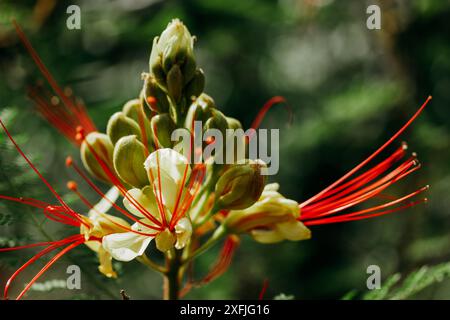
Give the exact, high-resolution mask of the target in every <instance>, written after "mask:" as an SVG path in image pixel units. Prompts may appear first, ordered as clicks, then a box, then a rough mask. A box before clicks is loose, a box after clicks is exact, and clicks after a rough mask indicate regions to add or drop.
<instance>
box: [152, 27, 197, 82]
mask: <svg viewBox="0 0 450 320" xmlns="http://www.w3.org/2000/svg"><path fill="white" fill-rule="evenodd" d="M193 42H194V41H193V38H192V36H191V34H190V33H189V30H188V29H187V28H186V26H185V25H184V24H183V23H182V22H181V21H180V20H178V19H173V20H172V21H171V22H170V23H169V24H168V26H167V28H166V29H165V30H164V31H163V33H162V34H161V37H160V38H159V40H158V49H159V52H160V53H161V54H162V65H163V69H164V71H165V72H166V73H168V72H169V70H170V69H171V68H172V66H173V65H174V64H181V63H183V62H185V61H187V60H189V59H191V60H193V51H194V50H193V49H194V47H193ZM194 71H195V68H194Z"/></svg>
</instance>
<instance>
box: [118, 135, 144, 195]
mask: <svg viewBox="0 0 450 320" xmlns="http://www.w3.org/2000/svg"><path fill="white" fill-rule="evenodd" d="M145 159H146V151H145V147H144V145H143V144H142V143H141V142H140V141H139V140H138V139H137V137H136V136H126V137H122V138H120V139H119V141H117V143H116V145H115V146H114V155H113V161H114V169H116V172H117V174H118V175H119V177H120V178H121V179H122V180H123V181H125V182H126V183H128V184H129V185H131V186H133V187H137V188H143V187H144V186H146V185H148V184H149V181H148V178H147V172H146V171H145V169H144V161H145Z"/></svg>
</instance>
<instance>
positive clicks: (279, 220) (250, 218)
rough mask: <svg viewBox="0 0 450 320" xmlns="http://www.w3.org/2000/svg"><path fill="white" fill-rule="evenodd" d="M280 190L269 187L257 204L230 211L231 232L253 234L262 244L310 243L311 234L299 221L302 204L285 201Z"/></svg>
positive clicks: (226, 223) (267, 186)
mask: <svg viewBox="0 0 450 320" xmlns="http://www.w3.org/2000/svg"><path fill="white" fill-rule="evenodd" d="M278 189H279V185H278V184H277V183H271V184H268V185H266V186H265V187H264V191H263V192H262V195H261V197H260V198H259V199H258V201H256V203H255V204H253V205H252V206H250V207H248V208H246V209H243V210H232V211H230V213H229V214H228V216H227V217H226V219H225V221H224V222H223V223H224V225H225V227H226V228H227V230H228V232H229V233H235V234H239V233H249V234H250V235H251V236H252V237H253V239H255V240H256V241H258V242H261V243H275V242H279V241H282V240H292V241H298V240H305V239H309V238H310V237H311V232H310V231H309V229H308V228H307V227H305V226H304V225H303V223H301V222H300V221H298V218H299V216H300V211H299V210H298V203H297V202H296V201H294V200H290V199H286V198H285V197H283V196H282V195H281V194H280V193H279V192H278Z"/></svg>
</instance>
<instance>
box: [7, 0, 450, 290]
mask: <svg viewBox="0 0 450 320" xmlns="http://www.w3.org/2000/svg"><path fill="white" fill-rule="evenodd" d="M372 2H376V1H337V0H335V1H333V0H278V1H269V0H246V1H241V0H227V1H220V0H190V1H186V0H179V1H158V0H139V1H126V0H109V1H107V0H98V1H89V0H84V1H75V2H74V3H76V4H78V5H79V6H80V7H81V10H82V29H81V30H74V31H70V30H68V29H67V28H66V18H67V15H66V13H65V12H66V8H67V6H68V5H69V4H72V3H73V2H70V3H69V2H66V1H59V2H57V1H55V0H36V1H20V3H18V2H16V1H9V0H2V1H1V2H0V71H1V82H0V115H1V117H2V119H3V118H7V120H8V121H7V122H8V124H9V127H10V128H11V131H12V132H13V133H14V135H15V137H16V138H17V140H18V142H20V143H21V145H23V146H24V149H25V150H26V152H27V154H28V155H30V157H31V158H32V159H33V160H34V161H35V163H36V164H37V165H38V167H39V168H40V169H42V171H43V172H45V174H46V176H47V177H48V179H49V180H50V181H51V182H52V183H53V185H54V186H55V187H56V188H57V189H58V190H60V191H61V192H63V193H67V192H66V191H65V183H66V181H67V180H68V179H71V178H73V174H72V173H71V172H69V171H67V169H65V168H64V158H65V156H66V155H68V154H72V155H74V156H75V158H77V157H78V156H77V150H76V148H74V147H73V146H71V145H70V144H69V143H68V142H66V141H65V140H64V138H63V137H61V136H59V135H58V134H57V133H56V132H55V130H54V129H52V128H50V127H49V126H48V124H46V123H45V122H44V121H43V120H41V119H40V118H39V117H38V116H37V115H36V113H35V112H33V109H32V108H31V103H30V102H29V101H28V100H26V94H25V92H26V87H27V85H29V84H33V83H34V82H35V81H36V79H38V78H39V74H38V72H37V69H36V67H35V66H34V65H33V64H32V61H31V59H30V58H29V57H28V56H27V55H26V53H25V50H24V49H23V47H22V46H21V45H20V43H18V40H17V37H16V36H15V34H14V31H13V28H12V26H11V24H10V19H11V18H12V17H15V18H16V19H17V21H18V22H19V23H20V24H21V25H22V26H23V27H24V28H25V30H26V33H27V34H28V35H29V37H30V38H31V41H32V43H33V44H34V46H35V48H36V49H37V51H38V52H39V53H40V55H41V56H42V58H43V60H44V62H45V63H46V65H47V66H48V67H49V69H50V70H51V71H52V73H53V74H54V76H55V78H56V79H57V80H58V81H59V82H60V83H61V84H64V85H69V86H71V87H72V88H73V89H74V91H75V92H76V94H77V95H78V96H80V97H82V98H83V99H84V101H85V102H86V104H87V106H88V110H89V113H90V114H91V115H92V117H93V118H94V120H95V122H96V124H97V125H98V127H99V128H100V129H102V130H104V128H105V126H106V122H107V119H108V117H109V115H110V114H112V113H113V112H114V111H116V110H117V109H118V108H119V107H121V105H122V104H123V103H124V102H125V101H127V100H128V99H131V98H135V97H136V96H137V95H138V93H139V90H140V87H141V85H142V81H141V78H140V74H141V72H142V71H146V70H147V61H148V56H149V53H150V47H151V39H153V37H154V36H155V35H157V34H159V33H160V32H161V30H162V29H163V28H164V27H165V26H166V24H167V23H168V22H169V21H170V20H171V19H172V18H174V17H178V18H180V19H182V20H183V21H184V22H185V24H186V25H187V26H188V27H189V28H190V30H191V31H192V33H193V34H195V35H197V37H198V43H197V51H196V54H197V61H198V64H199V65H200V66H201V67H202V68H203V69H204V71H205V74H206V78H207V84H206V92H207V93H208V94H210V95H212V96H213V97H214V98H215V100H216V102H217V104H218V105H219V106H220V107H221V109H222V111H224V112H225V113H226V114H227V115H229V116H233V117H236V118H239V119H240V120H241V121H242V123H243V124H244V126H245V127H248V126H249V125H250V123H251V122H252V120H253V118H254V116H255V115H256V113H257V112H258V110H259V108H260V107H261V106H262V105H263V104H264V102H265V101H267V100H268V99H269V98H270V97H272V96H274V95H282V96H284V97H286V99H287V100H288V102H289V105H290V106H291V108H292V110H293V111H294V114H295V118H294V122H293V123H292V124H291V125H288V114H287V113H286V112H285V111H284V109H283V108H281V107H280V109H274V110H273V111H272V112H270V113H269V115H268V117H267V119H266V120H265V121H264V123H263V126H264V127H267V128H280V136H281V145H280V159H281V161H280V162H281V166H280V173H279V175H278V176H276V177H274V178H272V180H274V181H275V180H276V181H278V182H280V184H281V186H282V187H281V191H282V192H283V193H284V194H286V195H287V196H289V197H291V198H293V199H297V200H298V201H301V200H302V199H306V198H307V197H308V196H311V195H313V194H314V193H316V192H317V191H319V190H321V189H322V188H323V187H325V186H326V185H328V184H329V183H330V182H332V181H334V180H335V179H336V178H338V177H339V176H340V175H342V174H343V173H345V172H346V170H349V169H350V168H352V167H353V166H354V165H356V164H357V163H358V162H359V161H361V160H362V159H363V158H364V157H365V156H366V155H368V154H369V153H370V152H371V151H373V150H374V149H375V148H376V147H377V146H379V145H381V144H382V143H383V142H384V141H385V140H386V139H387V138H389V137H390V135H392V133H394V132H395V130H396V129H398V128H399V127H400V126H401V125H402V124H403V123H404V121H405V120H406V119H407V118H408V116H410V115H411V114H412V113H413V112H414V111H415V110H416V109H417V108H418V107H419V105H420V104H421V103H422V102H423V101H424V100H425V98H426V97H427V96H428V95H430V94H431V95H432V96H433V100H432V102H431V104H430V106H429V107H428V108H427V109H426V111H425V112H424V113H423V114H422V115H421V117H420V118H419V119H418V121H417V122H416V123H415V124H414V125H413V126H412V128H410V129H409V130H408V131H407V132H406V134H405V135H404V136H403V137H402V138H403V139H405V140H407V141H408V143H409V144H410V148H411V149H412V150H413V151H416V152H417V153H418V154H419V159H420V160H421V162H422V163H423V168H422V169H421V170H420V171H419V173H416V174H415V175H414V176H412V177H409V178H408V181H407V183H401V184H400V186H397V187H394V188H392V190H391V191H390V192H391V193H392V194H397V195H401V194H406V193H407V192H410V191H413V190H414V188H417V187H419V186H421V185H424V184H430V185H431V189H430V191H429V195H428V198H429V199H430V201H429V203H428V205H426V206H419V207H416V208H413V209H410V210H408V211H407V212H403V213H398V214H394V215H392V216H386V217H382V218H379V219H375V220H371V221H360V222H353V223H348V224H336V225H330V226H321V227H316V228H313V239H312V240H309V241H305V242H300V243H287V242H286V243H281V244H277V245H269V246H267V245H259V244H255V243H253V242H252V241H251V240H250V239H247V238H244V239H243V241H242V244H241V247H240V248H239V250H238V252H237V254H236V257H235V261H234V263H233V264H232V266H231V269H230V270H229V271H228V272H227V273H226V274H225V275H224V276H223V277H222V278H220V279H219V280H217V281H216V282H214V283H211V284H209V285H207V286H205V287H203V288H200V289H195V290H193V291H192V292H191V293H189V295H188V296H187V297H189V298H203V299H208V298H256V297H257V296H258V293H259V291H260V289H261V286H262V283H263V281H264V279H266V278H267V279H268V281H269V287H268V291H267V294H266V297H268V298H271V297H274V296H276V295H278V294H279V293H281V292H283V293H286V294H288V295H294V297H295V298H298V299H312V298H340V297H342V296H343V295H344V294H345V293H346V292H348V291H349V290H351V289H355V290H358V291H365V285H366V278H367V274H366V268H367V266H368V265H371V264H376V265H379V266H380V267H381V270H382V276H383V279H387V278H388V277H389V276H390V275H392V274H394V273H397V272H399V273H401V274H408V273H410V272H411V271H412V270H416V269H418V268H420V267H421V266H423V265H427V264H437V263H440V262H445V261H449V260H450V237H449V233H448V230H449V227H450V219H449V218H450V211H449V208H450V203H449V200H448V194H449V190H450V171H449V163H450V151H449V150H450V148H449V147H450V138H449V134H450V131H449V128H450V117H449V116H450V112H449V105H450V93H449V89H448V88H449V87H450V42H449V39H450V25H449V24H448V20H449V19H450V5H449V4H448V1H433V0H414V1H408V0H386V1H378V2H377V3H378V4H379V5H380V6H381V8H382V29H381V30H379V31H372V30H368V29H367V28H366V18H367V15H366V13H365V12H366V7H367V6H368V5H369V4H372ZM0 150H1V154H0V165H1V172H0V174H1V176H0V193H1V194H5V193H6V194H11V193H12V194H13V195H15V196H36V197H41V198H42V200H49V199H51V198H50V195H49V193H48V192H46V191H45V189H44V186H43V185H42V184H41V183H40V182H39V181H38V180H36V178H35V177H34V176H33V175H32V174H31V172H29V171H27V170H26V167H25V165H24V162H23V161H21V160H20V159H19V158H18V157H17V154H15V153H14V152H13V150H12V149H11V147H10V145H9V144H8V143H7V141H6V139H5V136H4V135H1V136H0ZM12 186H14V187H12ZM86 190H87V189H86ZM91 198H92V200H93V201H95V196H92V197H91ZM67 199H68V200H69V201H72V204H73V205H74V206H75V207H77V208H78V209H82V208H83V207H82V206H80V204H78V203H76V202H75V199H74V198H73V197H71V196H70V195H69V194H68V195H67ZM0 209H1V215H0V244H1V243H2V242H1V241H19V242H20V241H22V242H26V241H30V239H31V240H36V239H39V240H42V237H43V236H44V235H43V234H42V232H40V231H39V228H43V229H44V232H45V233H48V234H49V235H50V236H52V237H59V236H61V235H62V234H65V233H64V232H66V233H67V231H64V230H61V228H59V227H54V226H53V225H52V224H51V223H44V224H42V221H41V220H42V219H41V218H42V217H41V216H40V215H39V214H38V213H37V212H27V210H25V211H24V210H23V208H22V207H20V206H17V205H10V204H7V203H1V204H0ZM33 215H34V216H36V217H38V218H37V219H36V221H34V220H32V219H31V217H30V216H33ZM36 225H37V227H36ZM41 231H42V230H41ZM217 249H219V248H217ZM29 254H31V252H30V253H29ZM216 254H217V251H216V252H211V253H209V254H207V255H205V256H204V257H203V258H202V259H200V261H199V262H198V263H197V264H196V271H197V273H198V275H197V276H200V275H201V274H204V273H205V272H206V271H207V267H208V265H209V264H210V263H211V261H213V260H214V258H215V255H216ZM26 256H27V253H25V252H21V253H20V254H8V255H2V257H1V259H0V271H1V274H0V283H1V284H3V283H4V281H5V279H6V278H7V275H8V274H10V273H11V272H12V271H13V270H14V267H17V266H18V265H19V263H20V262H23V261H24V259H25V257H26ZM70 259H72V261H77V263H78V264H81V265H82V266H83V271H84V272H83V275H85V274H86V278H83V290H82V291H81V292H76V293H74V292H70V291H69V292H68V291H67V290H61V289H58V282H57V281H56V282H54V283H56V285H54V287H55V288H53V287H52V285H48V286H47V288H48V289H49V290H47V292H48V293H47V294H45V293H42V292H31V293H30V294H29V297H31V298H32V297H41V298H42V297H43V296H44V297H48V298H70V297H73V296H74V297H75V298H112V297H119V295H118V294H117V292H118V291H119V289H120V288H124V289H126V291H127V293H128V294H129V295H130V296H131V297H132V298H158V297H159V292H160V289H161V280H160V279H159V277H158V275H155V274H152V273H150V272H147V271H145V269H144V268H143V267H142V266H141V265H139V264H137V263H129V264H117V267H118V268H119V273H120V274H121V276H122V277H121V278H120V279H119V280H117V281H113V280H107V279H103V278H102V277H101V276H100V275H98V274H97V272H96V259H95V256H94V255H93V254H92V253H91V252H89V251H87V250H81V249H77V250H76V251H74V252H73V253H72V254H71V255H70V257H69V258H68V259H66V260H62V261H61V262H60V263H59V264H58V265H57V266H56V268H55V271H53V272H49V273H48V274H47V275H46V276H45V277H44V278H43V279H42V281H45V280H55V279H64V277H65V276H66V275H65V273H64V271H65V267H66V266H67V265H68V264H71V263H72V262H71V261H70ZM31 274H32V273H31V271H30V272H29V273H28V274H25V275H24V276H23V277H22V278H21V279H19V282H18V284H17V286H18V287H20V283H21V282H20V281H24V282H25V281H26V279H27V277H30V276H31ZM87 274H89V278H87V277H88V276H87ZM44 288H45V286H44ZM52 288H53V290H50V289H52ZM105 288H107V289H105ZM74 294H75V295H74ZM449 296H450V283H449V281H448V280H447V281H444V282H442V283H440V284H438V285H433V286H430V287H428V288H427V289H426V290H424V291H421V292H420V293H418V294H415V295H414V296H413V297H416V298H433V299H442V298H448V297H449Z"/></svg>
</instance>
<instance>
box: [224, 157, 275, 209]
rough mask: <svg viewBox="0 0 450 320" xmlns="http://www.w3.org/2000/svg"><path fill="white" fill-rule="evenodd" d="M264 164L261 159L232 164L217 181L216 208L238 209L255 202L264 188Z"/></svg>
mask: <svg viewBox="0 0 450 320" xmlns="http://www.w3.org/2000/svg"><path fill="white" fill-rule="evenodd" d="M263 166H265V164H264V163H263V162H262V161H261V160H256V161H253V160H247V162H246V163H245V164H236V165H232V166H230V167H229V168H228V169H227V170H226V171H225V172H224V173H223V175H221V176H220V178H219V180H218V181H217V184H216V188H215V195H216V203H215V209H216V210H222V209H227V210H238V209H245V208H248V207H249V206H251V205H252V204H254V203H255V202H256V201H257V200H258V199H259V197H260V196H261V193H262V192H263V190H264V185H265V180H266V179H265V176H263V175H261V168H262V167H263Z"/></svg>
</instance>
